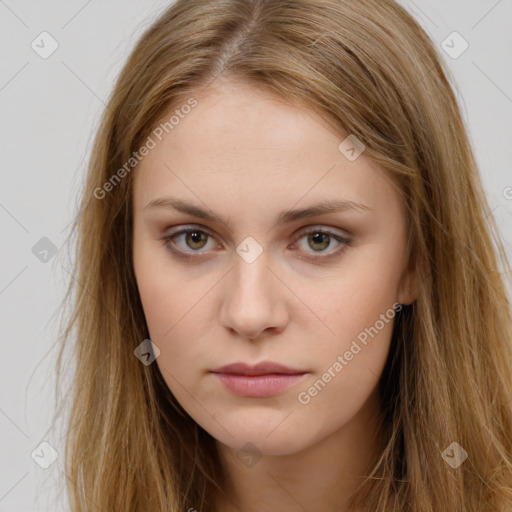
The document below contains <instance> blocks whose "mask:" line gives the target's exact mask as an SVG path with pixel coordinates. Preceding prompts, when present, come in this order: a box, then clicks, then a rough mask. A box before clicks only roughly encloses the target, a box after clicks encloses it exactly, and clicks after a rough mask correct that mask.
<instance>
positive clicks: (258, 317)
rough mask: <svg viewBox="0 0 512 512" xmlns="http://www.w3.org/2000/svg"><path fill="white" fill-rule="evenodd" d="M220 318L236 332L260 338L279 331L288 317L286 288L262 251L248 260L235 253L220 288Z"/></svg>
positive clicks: (239, 334)
mask: <svg viewBox="0 0 512 512" xmlns="http://www.w3.org/2000/svg"><path fill="white" fill-rule="evenodd" d="M222 293H223V300H222V305H221V310H220V321H221V323H222V324H223V325H224V327H225V328H226V329H228V330H230V331H231V332H232V333H236V334H238V336H240V337H242V338H245V339H250V340H258V339H261V338H262V337H263V336H264V335H265V333H266V335H271V334H276V333H279V332H281V331H282V330H283V329H284V328H285V326H286V325H287V323H288V321H289V313H288V311H289V308H288V307H287V303H286V300H287V297H289V293H290V292H289V291H288V290H287V288H286V286H285V285H284V284H283V282H282V281H281V280H280V279H279V277H278V271H276V270H274V269H273V268H270V265H269V261H268V258H267V253H266V251H263V253H262V254H261V255H260V256H259V257H258V258H257V259H256V260H254V261H252V262H251V263H249V262H247V261H245V260H244V259H243V258H242V257H239V256H238V255H237V256H236V257H235V261H234V268H233V269H232V271H231V272H229V274H228V276H226V281H225V283H224V287H223V289H222Z"/></svg>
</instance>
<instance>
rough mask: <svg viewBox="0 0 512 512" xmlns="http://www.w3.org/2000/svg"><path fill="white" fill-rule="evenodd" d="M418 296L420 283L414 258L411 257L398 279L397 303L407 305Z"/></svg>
mask: <svg viewBox="0 0 512 512" xmlns="http://www.w3.org/2000/svg"><path fill="white" fill-rule="evenodd" d="M419 294H420V282H419V276H418V269H417V265H416V261H415V258H414V257H413V256H411V258H410V259H409V263H408V265H407V267H406V268H405V270H404V272H403V274H402V277H401V279H400V286H399V288H398V303H399V304H405V305H409V304H411V303H413V302H414V301H415V300H416V299H417V298H418V297H419Z"/></svg>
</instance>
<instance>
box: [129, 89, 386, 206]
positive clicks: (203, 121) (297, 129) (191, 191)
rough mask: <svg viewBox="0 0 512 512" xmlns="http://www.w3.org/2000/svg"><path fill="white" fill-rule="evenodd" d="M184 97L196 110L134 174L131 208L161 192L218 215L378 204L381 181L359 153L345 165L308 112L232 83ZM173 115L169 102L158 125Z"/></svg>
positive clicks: (324, 126)
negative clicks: (336, 202) (327, 203)
mask: <svg viewBox="0 0 512 512" xmlns="http://www.w3.org/2000/svg"><path fill="white" fill-rule="evenodd" d="M191 97H193V98H194V99H195V100H196V101H197V104H196V106H195V107H194V108H193V109H187V110H186V111H187V112H188V113H187V114H184V113H182V115H181V116H180V118H179V122H178V123H177V124H176V125H174V126H173V128H172V129H169V130H168V133H164V134H163V136H162V140H161V141H157V142H158V143H157V145H156V147H155V148H154V149H152V150H151V151H150V152H149V154H148V155H147V156H146V157H145V158H144V160H143V161H142V162H141V163H140V164H139V166H138V168H137V169H136V173H135V181H136V185H135V201H136V202H141V201H143V202H144V205H145V204H147V202H149V201H150V200H152V199H154V198H155V197H157V196H158V197H160V196H163V195H165V194H166V193H168V194H170V195H173V196H176V195H181V196H184V197H187V198H194V199H195V202H196V203H197V199H198V198H199V199H202V200H204V201H206V202H207V203H208V206H209V205H210V203H215V205H216V206H218V208H217V209H221V210H222V202H224V203H225V202H226V200H229V203H230V204H231V205H232V204H234V203H235V202H238V203H240V204H242V205H245V206H247V207H248V208H251V207H260V208H273V209H276V210H277V209H279V211H281V210H282V209H283V208H284V207H286V206H291V205H293V204H294V203H295V202H297V201H301V202H303V204H304V205H305V204H306V201H309V202H313V201H318V200H320V201H322V200H325V199H332V198H335V197H340V198H341V197H343V198H346V199H349V200H352V201H357V202H361V203H365V204H368V203H376V202H377V203H378V202H379V196H380V199H381V200H384V199H386V197H385V196H386V192H385V191H384V190H383V186H384V185H386V184H387V182H388V180H386V179H385V176H384V174H383V173H382V172H381V171H380V170H379V169H378V168H377V166H376V165H375V164H373V162H371V161H370V160H369V159H367V158H365V157H364V153H363V154H362V155H361V156H360V157H359V158H357V159H356V160H353V161H350V160H349V159H347V158H346V156H345V155H344V154H343V153H342V152H341V151H340V149H339V145H340V143H341V142H342V141H344V140H345V138H346V134H343V133H341V132H340V131H339V130H335V129H334V128H333V126H332V125H330V124H329V123H328V122H327V121H325V119H323V118H322V117H321V116H320V115H319V114H317V113H316V112H314V111H313V110H310V109H306V108H301V107H298V106H296V105H292V104H290V103H287V102H286V101H284V100H282V99H281V98H279V97H277V96H274V95H271V94H270V93H268V92H267V91H262V90H259V89H257V88H255V87H251V86H248V85H240V84H229V83H227V84H223V85H222V86H216V87H213V86H212V87H209V88H208V89H207V90H206V91H204V92H202V93H196V94H193V95H191ZM186 101H187V98H184V99H183V102H182V103H181V105H183V104H186ZM179 109H180V103H176V104H175V105H174V106H173V108H172V109H170V110H169V112H168V113H166V115H165V116H164V117H163V119H164V120H165V119H169V118H170V117H171V115H172V114H173V112H176V110H179ZM388 187H389V185H388ZM388 192H389V191H388ZM194 196H196V197H194ZM199 196H201V197H199ZM327 196H328V197H327ZM222 198H224V199H222ZM301 198H303V200H301ZM144 205H143V206H144ZM212 208H213V205H212Z"/></svg>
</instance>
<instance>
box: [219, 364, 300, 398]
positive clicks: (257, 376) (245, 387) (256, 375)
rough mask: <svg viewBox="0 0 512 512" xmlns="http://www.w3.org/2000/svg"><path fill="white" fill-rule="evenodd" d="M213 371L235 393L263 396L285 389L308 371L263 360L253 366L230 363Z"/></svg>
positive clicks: (246, 395) (255, 396)
mask: <svg viewBox="0 0 512 512" xmlns="http://www.w3.org/2000/svg"><path fill="white" fill-rule="evenodd" d="M212 373H215V374H216V375H218V377H219V379H220V381H221V382H222V384H223V385H224V386H226V387H227V388H228V389H229V390H230V391H231V392H233V393H234V394H235V395H238V396H245V397H252V398H263V397H267V396H273V395H276V394H277V393H279V392H280V391H283V390H284V389H285V388H287V387H288V386H291V385H292V384H293V383H295V382H297V380H299V379H300V378H301V377H303V376H304V375H305V374H306V373H308V372H305V371H304V370H298V369H294V368H287V367H286V366H283V365H280V364H278V363H273V362H271V361H263V362H261V363H258V364H256V365H253V366H251V365H248V364H246V363H234V364H229V365H226V366H222V367H220V368H217V369H216V370H213V371H212Z"/></svg>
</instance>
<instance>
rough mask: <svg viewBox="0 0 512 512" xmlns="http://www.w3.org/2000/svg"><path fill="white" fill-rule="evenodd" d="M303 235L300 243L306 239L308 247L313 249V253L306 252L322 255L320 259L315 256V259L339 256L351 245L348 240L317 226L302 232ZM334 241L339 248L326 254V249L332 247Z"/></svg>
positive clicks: (310, 252)
mask: <svg viewBox="0 0 512 512" xmlns="http://www.w3.org/2000/svg"><path fill="white" fill-rule="evenodd" d="M301 235H302V236H300V237H299V238H298V241H300V240H302V239H306V246H307V247H309V248H311V249H313V251H308V250H305V252H308V253H309V254H312V253H313V254H314V253H317V254H321V255H320V256H318V257H317V256H313V258H315V259H319V258H320V259H321V258H323V259H326V258H331V257H334V256H337V255H339V254H340V253H341V252H342V251H343V250H344V249H345V248H346V247H347V246H348V245H349V244H350V240H349V239H348V238H346V237H344V236H341V235H339V234H336V233H334V232H332V231H329V230H326V229H323V228H321V227H317V226H312V227H309V228H307V229H306V231H302V233H301ZM333 240H334V241H335V243H336V244H337V248H336V249H334V250H331V251H330V252H326V251H325V249H327V248H328V247H329V246H331V245H332V242H333ZM324 252H326V254H323V253H324ZM308 257H309V256H308Z"/></svg>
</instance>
